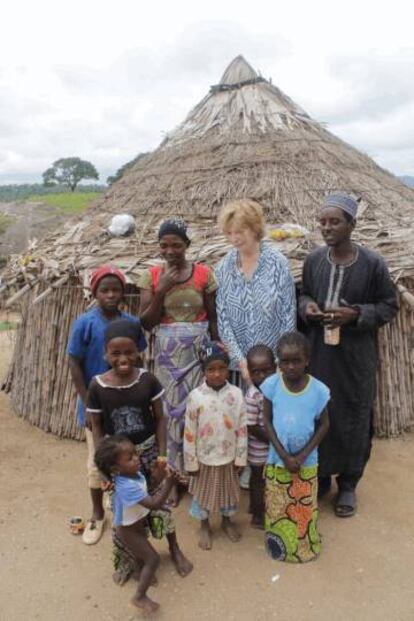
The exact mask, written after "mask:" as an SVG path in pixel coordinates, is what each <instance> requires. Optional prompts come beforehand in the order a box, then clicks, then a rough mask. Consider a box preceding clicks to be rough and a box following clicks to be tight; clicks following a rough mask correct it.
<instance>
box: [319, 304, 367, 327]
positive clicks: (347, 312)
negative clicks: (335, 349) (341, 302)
mask: <svg viewBox="0 0 414 621" xmlns="http://www.w3.org/2000/svg"><path fill="white" fill-rule="evenodd" d="M323 315H324V316H323V323H324V325H326V326H328V327H330V328H338V327H340V326H346V325H347V324H349V323H353V322H354V321H356V320H357V319H358V315H359V311H358V309H357V308H353V307H352V306H339V307H337V308H329V309H328V308H327V309H326V311H325V313H324V314H323Z"/></svg>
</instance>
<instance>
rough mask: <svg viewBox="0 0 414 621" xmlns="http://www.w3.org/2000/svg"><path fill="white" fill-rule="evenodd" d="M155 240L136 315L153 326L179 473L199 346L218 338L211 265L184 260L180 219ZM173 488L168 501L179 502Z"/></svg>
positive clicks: (172, 454)
mask: <svg viewBox="0 0 414 621" xmlns="http://www.w3.org/2000/svg"><path fill="white" fill-rule="evenodd" d="M158 240H159V247H160V253H161V256H162V258H163V259H164V261H165V263H164V265H162V266H155V267H152V268H150V269H149V270H147V271H145V272H144V274H143V275H142V276H141V278H140V280H139V282H138V286H139V288H140V292H141V303H140V319H141V322H142V325H143V326H144V328H145V329H147V330H152V329H154V328H155V329H156V331H155V352H154V362H155V366H154V373H155V375H156V377H157V378H158V379H159V380H160V382H161V384H162V385H163V387H164V389H165V406H166V414H167V417H168V422H167V428H168V460H169V462H170V463H171V465H173V466H174V467H176V468H177V469H178V470H180V471H181V472H183V431H184V415H185V408H186V400H187V395H188V394H189V392H190V391H191V390H192V389H193V388H195V387H196V386H198V385H199V384H200V383H201V379H202V371H201V367H200V364H199V360H198V351H199V349H200V348H201V347H202V346H203V345H204V343H205V342H207V340H208V335H209V334H210V337H211V338H212V339H217V319H216V307H215V297H216V289H217V285H216V281H215V279H214V275H213V272H212V270H211V269H210V268H209V267H207V266H206V265H202V264H200V263H192V262H190V261H188V260H187V258H186V251H187V248H188V246H189V245H190V239H189V237H188V235H187V225H186V224H185V222H184V221H183V220H178V219H170V220H166V221H164V222H163V223H162V224H161V226H160V229H159V231H158ZM176 492H177V490H174V493H173V495H172V497H171V500H172V504H177V501H178V496H177V493H176Z"/></svg>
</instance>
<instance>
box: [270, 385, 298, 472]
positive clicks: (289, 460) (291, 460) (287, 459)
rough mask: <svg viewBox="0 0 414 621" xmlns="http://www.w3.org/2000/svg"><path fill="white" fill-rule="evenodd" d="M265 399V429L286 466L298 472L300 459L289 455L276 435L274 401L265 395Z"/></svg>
mask: <svg viewBox="0 0 414 621" xmlns="http://www.w3.org/2000/svg"><path fill="white" fill-rule="evenodd" d="M263 399H264V401H263V419H264V424H265V429H266V431H267V434H268V436H269V440H270V442H271V443H272V444H273V446H274V447H275V449H276V452H277V454H278V455H279V457H280V459H281V460H282V461H283V463H284V464H285V466H286V468H287V469H288V470H289V472H298V470H299V468H300V463H299V461H298V460H297V458H296V456H294V457H293V456H291V455H289V453H287V452H286V451H285V448H284V446H283V444H281V442H280V441H279V438H278V437H277V435H276V431H275V428H274V427H273V423H272V418H273V406H272V402H271V401H269V399H266V397H263Z"/></svg>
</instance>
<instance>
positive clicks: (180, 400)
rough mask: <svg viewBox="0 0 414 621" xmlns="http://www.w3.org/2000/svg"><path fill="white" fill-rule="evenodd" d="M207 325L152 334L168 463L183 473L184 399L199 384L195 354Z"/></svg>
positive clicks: (185, 325)
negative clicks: (164, 418) (164, 419)
mask: <svg viewBox="0 0 414 621" xmlns="http://www.w3.org/2000/svg"><path fill="white" fill-rule="evenodd" d="M207 330H208V323H207V322H206V321H200V322H195V323H186V322H177V323H168V324H161V325H160V326H158V328H157V329H156V332H155V344H154V373H155V375H156V376H157V378H158V379H159V381H160V382H161V384H162V386H163V387H164V390H165V392H164V397H163V398H164V404H165V412H166V415H167V432H168V436H167V448H168V461H169V463H170V464H171V465H172V466H173V467H174V468H176V469H177V470H179V471H180V472H184V462H183V434H184V422H185V409H186V404H187V397H188V395H189V393H190V392H191V390H193V388H197V386H199V385H200V384H201V380H202V376H203V372H202V369H201V365H200V362H199V350H200V348H201V347H202V345H204V343H205V342H206V341H207V340H208V332H207Z"/></svg>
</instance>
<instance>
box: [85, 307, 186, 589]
mask: <svg viewBox="0 0 414 621" xmlns="http://www.w3.org/2000/svg"><path fill="white" fill-rule="evenodd" d="M136 330H137V326H136V325H135V324H134V323H133V322H131V321H128V320H126V319H119V320H116V321H112V322H111V323H110V324H109V325H108V328H107V330H106V332H105V356H106V359H107V362H108V363H109V364H110V366H111V369H110V370H109V371H107V372H106V373H103V374H102V375H96V376H95V377H94V378H93V379H92V381H91V383H90V385H89V391H88V398H87V411H88V413H89V414H90V417H91V419H92V432H93V438H94V443H95V446H96V447H98V445H99V442H100V440H101V439H102V438H103V437H104V436H108V435H109V436H111V435H115V434H122V435H124V436H126V437H127V438H128V439H129V440H131V442H132V443H133V444H134V445H135V446H136V449H137V451H138V453H139V457H140V461H141V471H142V473H143V474H144V476H145V477H146V479H147V484H148V489H149V491H150V493H151V490H154V489H155V488H156V487H157V486H158V485H159V483H160V482H161V481H162V479H163V478H164V476H165V469H166V467H167V458H166V424H165V417H164V412H163V405H162V399H161V397H162V394H163V392H164V390H163V388H162V386H161V384H160V383H159V381H158V380H157V378H156V377H155V376H154V375H153V374H152V373H149V372H148V371H146V370H145V369H142V368H139V367H138V366H137V364H138V350H137V346H136ZM159 513H160V516H159V520H158V521H157V523H156V524H157V528H156V530H157V532H154V530H153V529H151V530H152V533H153V535H155V536H158V537H160V536H162V535H163V534H165V535H166V537H167V539H168V543H169V546H170V552H171V557H172V559H173V561H174V563H175V566H176V568H177V571H178V573H179V574H180V575H181V576H186V575H187V574H188V573H190V571H191V570H192V567H193V566H192V564H191V563H190V562H189V561H188V560H187V559H186V558H185V556H184V555H183V553H182V552H181V550H180V548H179V546H178V543H177V538H176V533H175V525H174V524H173V521H172V518H171V515H170V512H167V511H160V512H159ZM163 514H164V515H163ZM119 543H121V544H122V542H118V541H115V544H116V545H117V547H118V550H117V551H116V554H115V555H114V557H115V564H116V567H115V569H116V570H117V571H116V573H115V574H114V580H115V581H116V582H117V583H119V584H123V583H124V582H126V580H127V579H128V578H129V576H130V574H131V573H132V572H133V570H134V569H135V568H134V564H133V563H131V562H130V561H129V562H128V559H127V556H126V555H125V554H123V553H122V547H125V546H122V545H121V546H119V545H118V544H119ZM119 548H121V550H120V549H119ZM124 552H125V550H124ZM126 552H127V555H128V551H126Z"/></svg>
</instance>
